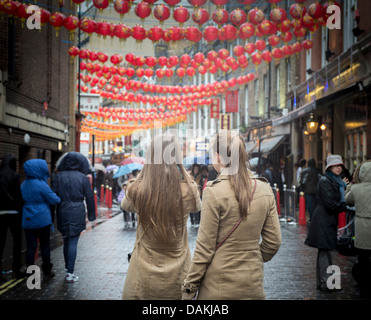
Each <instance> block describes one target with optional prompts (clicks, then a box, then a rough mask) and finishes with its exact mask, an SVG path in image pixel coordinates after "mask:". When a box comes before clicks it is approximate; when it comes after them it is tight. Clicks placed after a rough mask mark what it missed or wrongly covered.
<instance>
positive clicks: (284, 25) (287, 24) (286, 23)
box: [277, 19, 292, 32]
mask: <svg viewBox="0 0 371 320" xmlns="http://www.w3.org/2000/svg"><path fill="white" fill-rule="evenodd" d="M291 27H292V24H291V21H290V20H289V19H285V20H283V21H282V22H281V23H280V24H279V25H278V26H277V28H278V30H280V31H281V32H288V31H290V29H291Z"/></svg>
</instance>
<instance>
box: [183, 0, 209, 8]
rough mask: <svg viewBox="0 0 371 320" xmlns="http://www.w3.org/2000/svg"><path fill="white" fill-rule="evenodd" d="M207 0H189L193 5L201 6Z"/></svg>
mask: <svg viewBox="0 0 371 320" xmlns="http://www.w3.org/2000/svg"><path fill="white" fill-rule="evenodd" d="M206 1H207V0H188V2H189V4H190V5H191V6H195V7H199V6H203V5H204V4H205V3H206Z"/></svg>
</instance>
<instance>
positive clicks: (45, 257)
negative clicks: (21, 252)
mask: <svg viewBox="0 0 371 320" xmlns="http://www.w3.org/2000/svg"><path fill="white" fill-rule="evenodd" d="M24 232H25V235H26V240H27V251H26V265H27V267H28V266H31V265H34V264H35V253H36V249H37V240H38V239H39V242H40V250H41V258H42V261H43V263H42V270H43V272H44V273H45V274H49V273H50V271H51V269H52V266H53V265H52V264H51V262H50V225H48V226H46V227H43V228H40V229H24Z"/></svg>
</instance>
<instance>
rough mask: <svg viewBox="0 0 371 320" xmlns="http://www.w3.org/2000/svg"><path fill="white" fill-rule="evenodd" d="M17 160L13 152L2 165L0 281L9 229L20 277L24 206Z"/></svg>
mask: <svg viewBox="0 0 371 320" xmlns="http://www.w3.org/2000/svg"><path fill="white" fill-rule="evenodd" d="M16 167H17V162H16V159H15V157H14V156H13V155H12V154H7V155H5V156H4V158H3V160H2V162H1V165H0V282H1V281H5V278H4V277H3V275H2V263H1V262H2V258H3V253H4V247H5V242H6V234H7V230H8V229H9V230H10V232H11V234H12V238H13V262H12V269H13V274H14V275H15V276H16V277H20V276H22V275H23V274H22V273H21V267H22V262H21V254H22V206H23V199H22V194H21V183H20V179H19V175H18V174H17V173H16Z"/></svg>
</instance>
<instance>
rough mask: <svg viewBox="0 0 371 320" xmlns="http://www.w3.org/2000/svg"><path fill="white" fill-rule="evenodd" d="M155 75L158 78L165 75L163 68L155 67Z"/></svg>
mask: <svg viewBox="0 0 371 320" xmlns="http://www.w3.org/2000/svg"><path fill="white" fill-rule="evenodd" d="M156 76H157V77H158V78H160V79H161V78H163V77H164V76H165V70H164V69H157V70H156Z"/></svg>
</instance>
